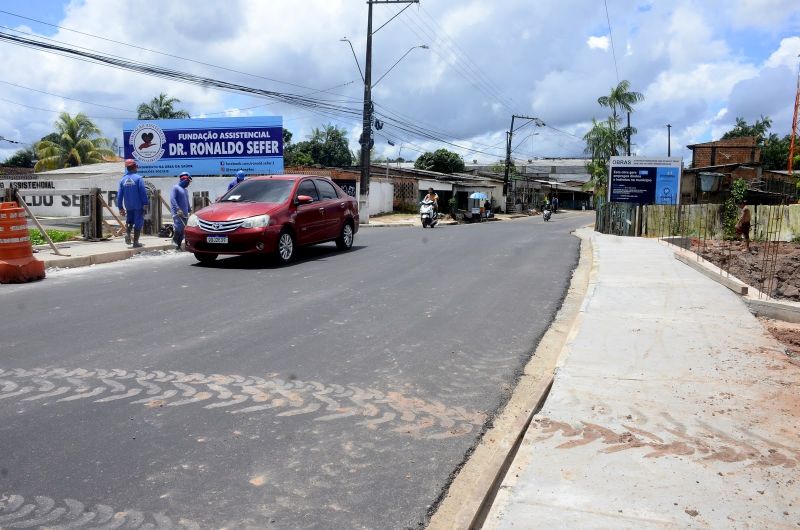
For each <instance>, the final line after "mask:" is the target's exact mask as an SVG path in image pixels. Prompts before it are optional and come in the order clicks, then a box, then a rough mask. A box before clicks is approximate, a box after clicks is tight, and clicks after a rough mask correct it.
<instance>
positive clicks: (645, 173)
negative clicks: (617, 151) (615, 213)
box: [608, 156, 682, 204]
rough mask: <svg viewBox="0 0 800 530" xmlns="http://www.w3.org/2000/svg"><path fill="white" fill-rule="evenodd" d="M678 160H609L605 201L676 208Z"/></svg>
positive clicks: (625, 157)
mask: <svg viewBox="0 0 800 530" xmlns="http://www.w3.org/2000/svg"><path fill="white" fill-rule="evenodd" d="M681 165H682V159H680V158H644V157H635V156H612V157H611V160H610V168H609V173H610V174H609V182H608V200H609V201H610V202H628V203H635V204H678V202H679V200H680V183H681Z"/></svg>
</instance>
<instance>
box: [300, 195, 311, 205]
mask: <svg viewBox="0 0 800 530" xmlns="http://www.w3.org/2000/svg"><path fill="white" fill-rule="evenodd" d="M312 202H314V199H313V198H311V197H310V196H309V195H298V196H297V204H309V203H312Z"/></svg>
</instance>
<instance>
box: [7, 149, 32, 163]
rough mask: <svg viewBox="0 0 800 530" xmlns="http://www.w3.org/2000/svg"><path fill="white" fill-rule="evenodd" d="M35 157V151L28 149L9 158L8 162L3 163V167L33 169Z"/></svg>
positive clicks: (19, 151) (21, 150)
mask: <svg viewBox="0 0 800 530" xmlns="http://www.w3.org/2000/svg"><path fill="white" fill-rule="evenodd" d="M35 156H36V153H34V152H33V149H31V148H30V147H26V148H25V149H20V150H18V151H17V152H16V153H14V154H13V155H11V156H10V157H8V158H7V159H6V161H5V162H3V165H4V166H11V167H33V159H34V157H35Z"/></svg>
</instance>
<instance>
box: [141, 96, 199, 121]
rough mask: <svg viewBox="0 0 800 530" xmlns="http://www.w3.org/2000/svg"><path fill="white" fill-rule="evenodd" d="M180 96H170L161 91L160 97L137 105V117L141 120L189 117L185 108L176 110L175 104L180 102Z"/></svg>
mask: <svg viewBox="0 0 800 530" xmlns="http://www.w3.org/2000/svg"><path fill="white" fill-rule="evenodd" d="M180 102H181V100H180V99H178V98H171V97H168V96H167V95H166V94H165V93H163V92H162V93H160V94H159V95H158V97H155V98H153V99H152V100H150V103H141V104H140V105H139V106H138V107H136V113H137V114H138V116H137V118H138V119H140V120H168V119H173V118H189V117H190V116H189V113H188V112H186V111H185V110H175V109H174V108H173V105H175V104H176V103H180Z"/></svg>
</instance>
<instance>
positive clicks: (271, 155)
mask: <svg viewBox="0 0 800 530" xmlns="http://www.w3.org/2000/svg"><path fill="white" fill-rule="evenodd" d="M122 128H123V142H124V144H125V158H133V159H134V160H136V161H137V163H138V165H139V170H140V172H141V173H143V174H145V175H148V176H156V175H177V174H178V173H180V172H181V171H188V172H189V173H191V174H192V175H231V174H235V173H236V172H237V171H239V170H243V171H244V172H245V173H247V174H248V175H269V174H275V173H282V172H283V122H282V119H281V117H280V116H253V117H243V118H198V119H180V120H148V121H126V122H123V124H122Z"/></svg>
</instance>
